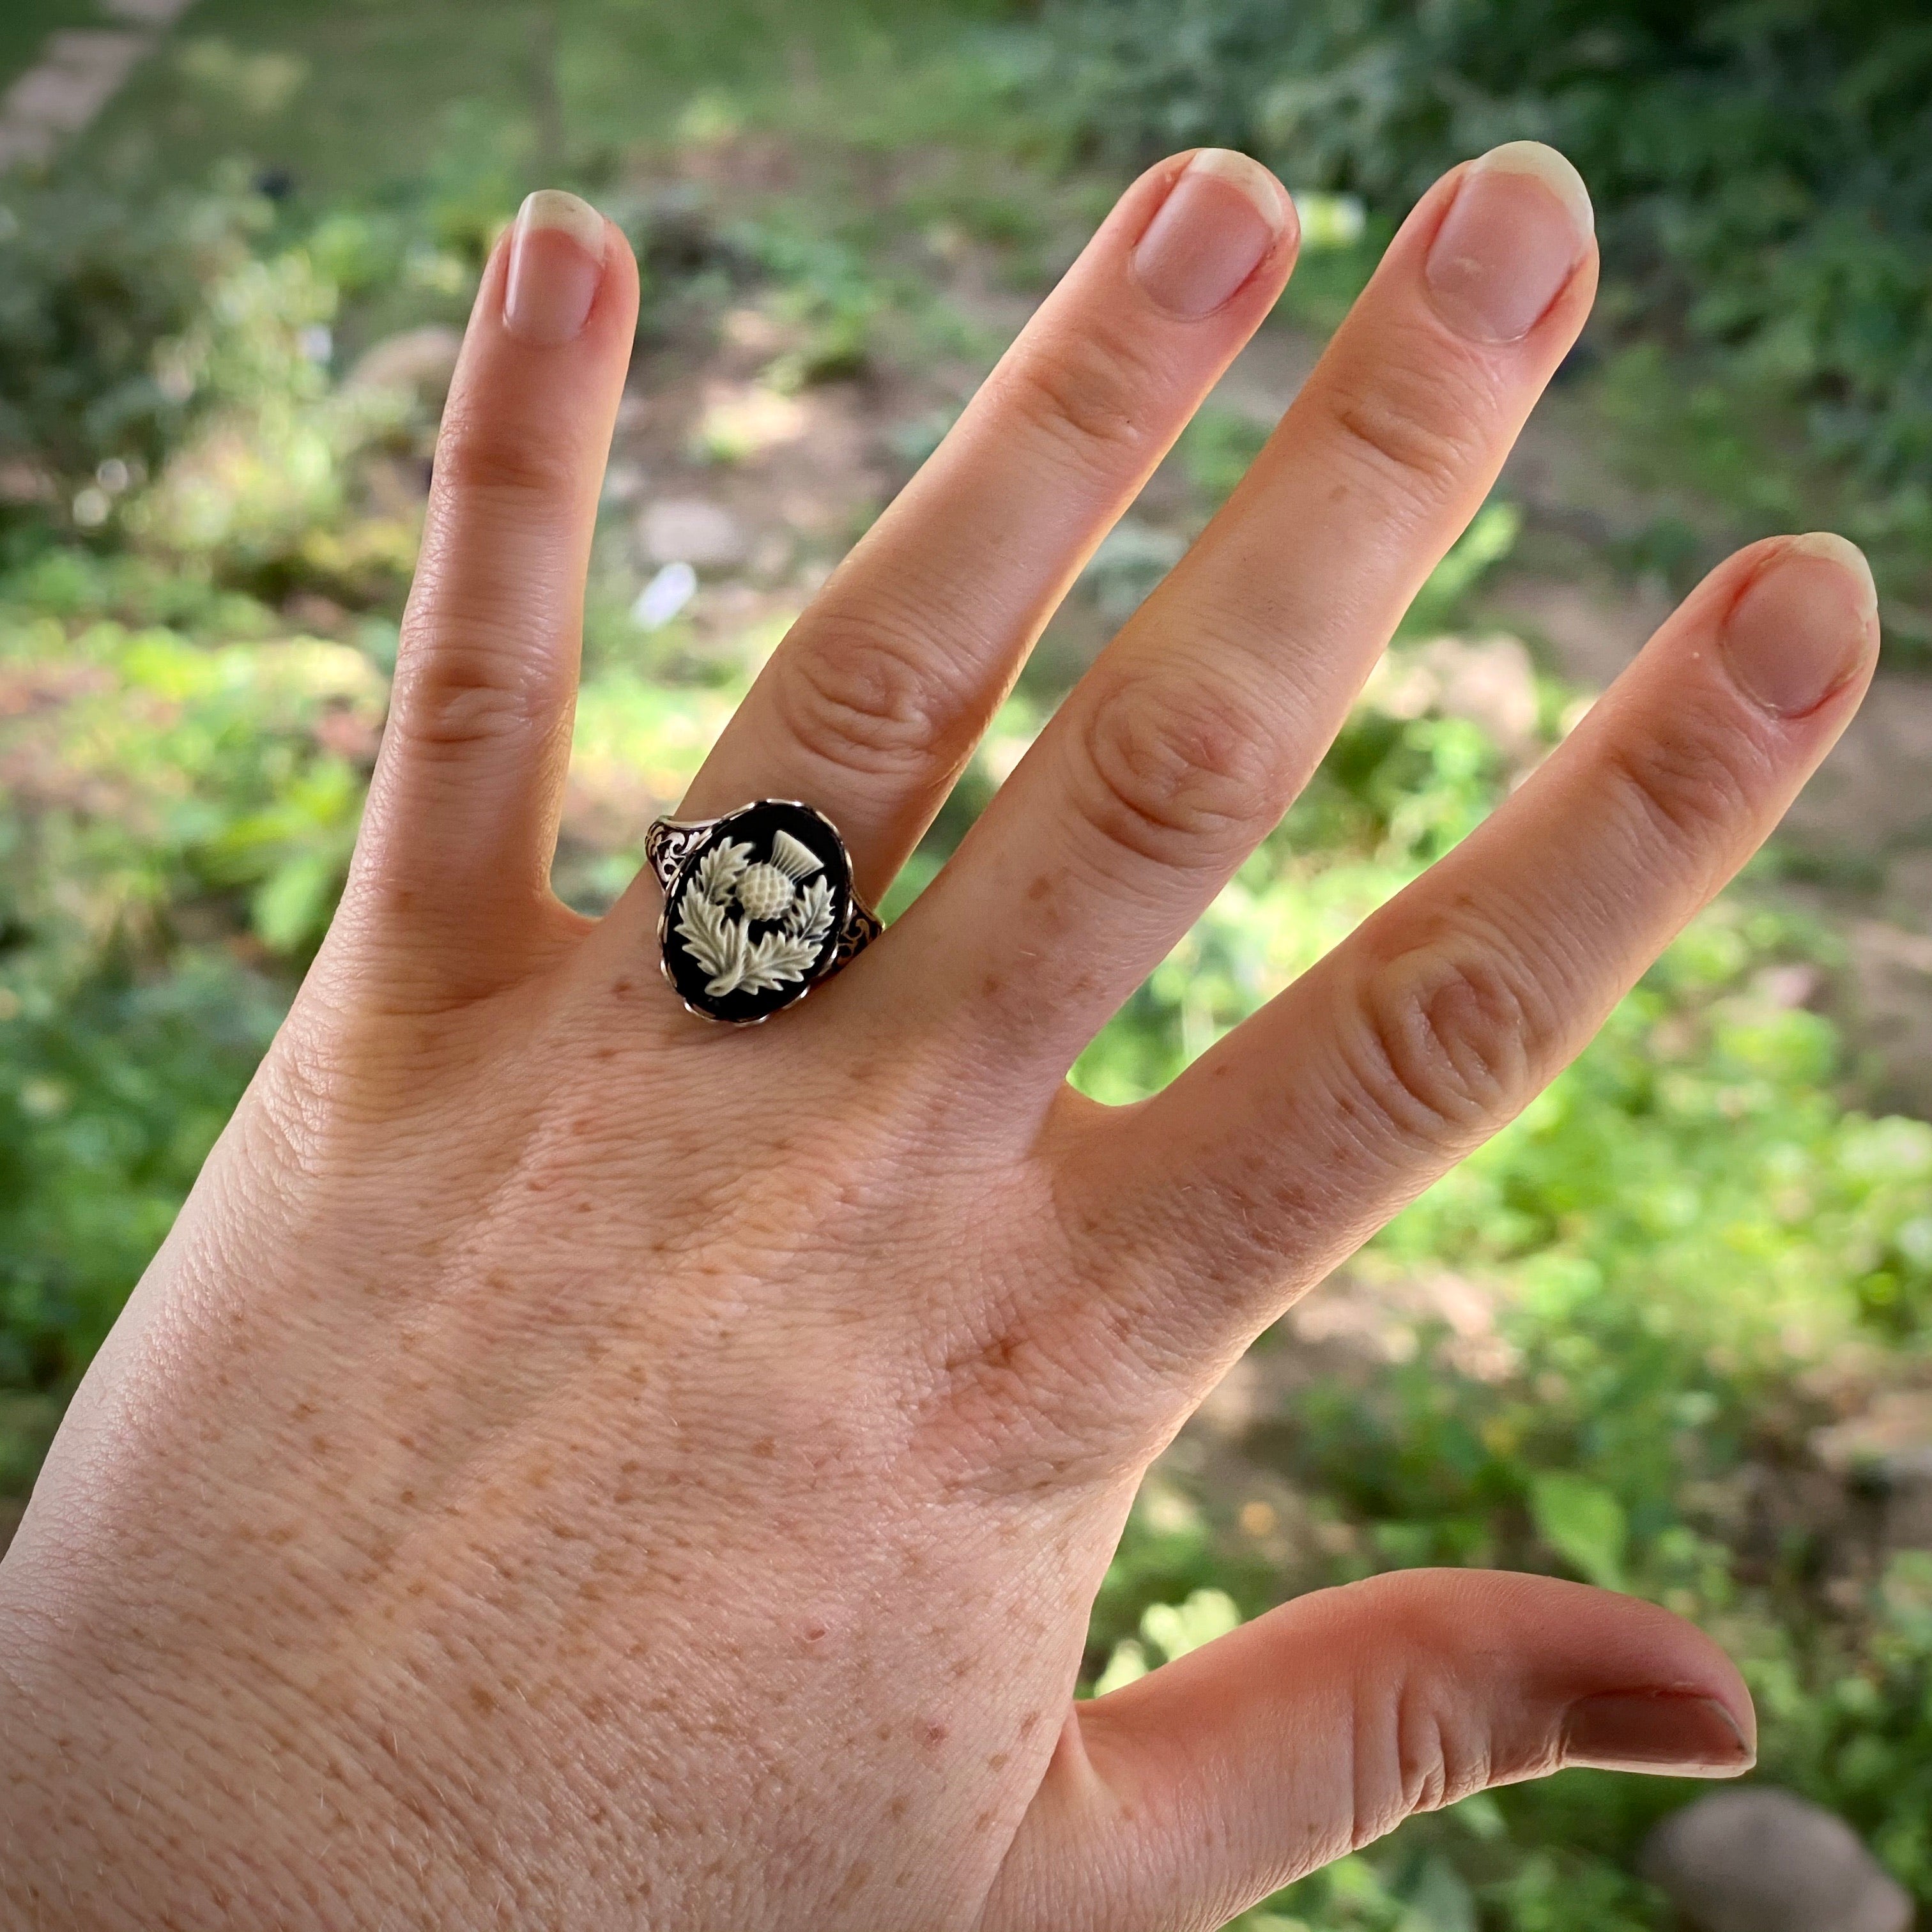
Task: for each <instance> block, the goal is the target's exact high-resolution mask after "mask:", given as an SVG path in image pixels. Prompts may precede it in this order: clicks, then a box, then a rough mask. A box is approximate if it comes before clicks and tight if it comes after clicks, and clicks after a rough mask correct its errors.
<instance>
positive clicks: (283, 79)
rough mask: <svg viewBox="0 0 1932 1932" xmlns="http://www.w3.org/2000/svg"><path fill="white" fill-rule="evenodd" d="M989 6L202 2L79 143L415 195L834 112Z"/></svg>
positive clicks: (873, 91)
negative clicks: (236, 161)
mask: <svg viewBox="0 0 1932 1932" xmlns="http://www.w3.org/2000/svg"><path fill="white" fill-rule="evenodd" d="M1000 11H1001V7H998V5H995V4H993V0H897V3H896V4H894V0H808V4H793V0H709V4H707V5H703V6H701V7H679V6H674V5H669V4H666V0H550V4H547V5H541V4H540V5H532V4H531V0H412V4H410V5H408V6H407V7H403V6H398V5H392V4H391V0H335V4H334V5H329V6H326V7H311V6H308V5H292V4H288V0H201V4H200V5H199V6H197V7H196V8H195V9H194V10H193V12H192V13H190V14H189V15H188V16H187V17H186V18H185V19H184V20H183V22H182V23H181V26H180V27H179V28H178V29H177V30H176V32H175V37H174V45H173V46H172V48H171V49H169V53H168V54H167V55H166V56H164V57H163V58H162V59H161V60H159V61H157V62H154V63H153V64H152V65H151V66H150V67H149V68H148V69H147V70H145V71H144V72H143V73H142V74H140V75H139V76H137V77H136V79H135V80H134V81H133V83H131V84H130V86H129V87H128V89H127V90H126V92H124V94H123V95H121V98H120V99H119V100H118V101H117V102H116V103H115V105H114V106H113V108H111V109H110V110H109V112H108V113H107V115H105V116H104V118H103V121H102V123H101V126H100V127H99V128H98V130H96V133H95V135H94V136H92V142H91V145H92V147H93V148H94V149H95V151H97V152H101V153H106V154H115V153H118V154H121V155H123V156H125V155H127V154H130V153H136V152H138V153H139V154H140V155H141V157H142V160H143V162H144V163H145V165H148V166H151V167H152V168H154V169H155V170H157V172H158V173H159V174H160V176H161V177H162V178H173V179H182V180H195V179H199V178H202V177H203V176H205V174H206V173H207V172H208V170H209V169H211V167H213V166H214V165H216V164H217V163H219V162H221V161H223V160H228V159H229V158H230V157H233V156H235V155H236V154H247V155H248V156H249V157H251V158H252V159H253V160H254V161H255V163H257V165H258V166H260V167H262V168H263V169H275V170H278V171H282V172H285V173H286V174H287V175H288V176H289V177H290V179H291V181H292V184H293V189H294V191H295V193H296V196H298V197H299V199H300V200H302V202H309V203H312V204H314V205H332V204H337V203H340V202H343V201H344V200H350V201H356V202H362V203H365V204H367V203H370V202H378V203H380V202H383V200H385V199H391V198H398V197H402V196H410V195H413V194H415V193H419V191H420V188H421V185H422V183H424V182H425V181H434V178H436V177H437V175H438V174H439V173H442V172H449V170H450V169H452V166H455V167H457V168H463V167H465V166H469V167H472V168H473V166H474V165H475V161H476V159H477V157H478V151H479V150H481V151H485V152H486V153H487V158H488V160H490V163H492V164H493V165H495V166H499V167H501V168H502V169H504V170H505V172H508V173H509V174H511V175H514V176H515V177H516V178H517V181H519V182H520V183H521V184H535V183H536V182H537V181H539V180H540V179H551V178H559V179H574V180H579V181H583V180H589V181H596V180H598V178H601V177H602V176H604V175H607V174H609V173H610V172H612V171H613V169H615V167H616V165H617V164H618V163H619V162H621V161H622V160H624V159H625V157H628V156H630V155H631V154H634V153H635V152H637V151H639V150H646V151H648V150H650V149H652V148H657V147H660V146H667V145H672V144H673V143H674V142H676V141H678V140H679V139H681V138H686V137H689V136H693V135H697V136H704V135H706V134H709V133H717V132H719V131H725V130H729V129H730V128H731V127H734V126H736V125H739V124H742V123H743V122H744V121H769V120H770V119H771V118H773V117H775V116H776V117H782V118H785V119H787V120H788V121H793V122H795V121H796V120H797V119H798V118H799V117H800V116H805V117H811V116H812V115H814V114H819V113H823V115H825V116H826V119H827V120H828V121H838V123H839V124H841V125H846V124H849V122H848V120H847V113H846V110H847V109H848V108H851V107H857V106H859V104H862V103H868V104H870V111H871V112H873V113H876V111H877V104H878V102H879V101H880V98H881V97H882V95H883V96H885V97H887V98H889V97H891V96H892V95H893V94H894V92H895V87H894V85H893V82H894V81H895V80H896V79H897V77H899V76H900V75H901V72H902V70H903V69H904V68H905V67H906V66H907V65H908V64H916V62H917V61H918V59H919V57H920V55H921V54H922V52H925V51H926V50H929V49H930V50H937V49H939V48H941V47H942V46H946V45H948V44H950V43H953V42H954V41H956V40H957V38H958V37H959V34H960V32H961V31H962V26H966V27H970V26H971V25H973V24H974V23H975V22H976V21H977V20H980V19H983V18H992V17H995V16H996V15H997V14H998V13H999V12H1000Z"/></svg>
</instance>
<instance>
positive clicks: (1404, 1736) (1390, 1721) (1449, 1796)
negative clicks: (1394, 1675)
mask: <svg viewBox="0 0 1932 1932" xmlns="http://www.w3.org/2000/svg"><path fill="white" fill-rule="evenodd" d="M1355 1727H1356V1739H1355V1763H1356V1765H1357V1766H1358V1784H1357V1788H1356V1790H1355V1806H1354V1809H1355V1826H1354V1831H1353V1833H1352V1849H1355V1850H1358V1851H1359V1850H1361V1848H1362V1847H1363V1846H1364V1845H1367V1844H1370V1843H1373V1841H1375V1840H1376V1839H1377V1838H1382V1837H1384V1836H1385V1835H1387V1834H1388V1832H1391V1831H1393V1830H1394V1829H1395V1827H1396V1826H1397V1825H1399V1824H1400V1823H1402V1821H1403V1820H1404V1819H1405V1818H1409V1817H1413V1816H1414V1815H1415V1814H1416V1813H1418V1812H1421V1811H1440V1810H1441V1809H1442V1808H1443V1807H1444V1806H1445V1805H1454V1804H1455V1803H1457V1802H1458V1801H1459V1800H1460V1799H1464V1798H1466V1797H1468V1796H1469V1794H1470V1793H1472V1791H1480V1790H1483V1789H1484V1787H1486V1786H1487V1785H1488V1784H1490V1783H1491V1781H1492V1780H1493V1769H1494V1767H1493V1754H1492V1750H1491V1745H1490V1736H1489V1730H1488V1727H1487V1724H1486V1723H1485V1722H1484V1720H1483V1719H1482V1718H1481V1715H1478V1714H1477V1713H1475V1712H1471V1711H1469V1709H1466V1707H1464V1706H1463V1703H1462V1700H1460V1698H1459V1697H1458V1696H1457V1691H1456V1690H1455V1689H1454V1688H1453V1687H1451V1686H1450V1685H1445V1683H1443V1682H1442V1681H1441V1680H1440V1679H1439V1678H1437V1677H1436V1676H1435V1675H1434V1674H1433V1673H1430V1672H1428V1671H1426V1670H1421V1671H1417V1670H1412V1671H1409V1672H1407V1673H1404V1674H1403V1676H1401V1677H1400V1679H1397V1681H1396V1682H1394V1683H1392V1684H1391V1685H1388V1687H1387V1688H1386V1689H1385V1690H1383V1691H1382V1693H1381V1694H1379V1695H1371V1696H1370V1697H1368V1698H1367V1699H1365V1700H1364V1701H1363V1703H1361V1704H1360V1705H1358V1708H1357V1712H1356V1718H1355ZM1364 1773H1365V1774H1366V1775H1364Z"/></svg>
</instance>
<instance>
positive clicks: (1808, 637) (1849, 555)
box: [1724, 530, 1878, 718]
mask: <svg viewBox="0 0 1932 1932" xmlns="http://www.w3.org/2000/svg"><path fill="white" fill-rule="evenodd" d="M1877 616H1878V587H1877V586H1876V584H1874V583H1873V582H1872V574H1871V565H1870V564H1868V563H1867V562H1866V561H1865V558H1864V551H1862V550H1860V549H1859V548H1858V546H1857V544H1852V543H1847V542H1846V541H1845V539H1844V538H1843V537H1841V536H1838V535H1835V534H1834V533H1833V532H1831V531H1829V530H1814V531H1813V532H1811V535H1808V536H1802V537H1793V538H1792V539H1791V541H1790V542H1789V543H1787V544H1786V545H1785V546H1784V548H1783V549H1782V550H1780V551H1779V552H1778V553H1777V555H1776V556H1774V557H1773V558H1772V560H1771V562H1769V564H1767V565H1766V566H1765V568H1763V569H1762V570H1761V571H1759V572H1758V574H1757V576H1756V577H1754V578H1753V579H1752V580H1751V583H1750V585H1749V586H1748V588H1747V589H1746V590H1745V594H1744V595H1742V597H1740V598H1739V599H1738V601H1737V602H1736V604H1733V606H1732V608H1731V614H1730V616H1729V617H1728V618H1727V619H1725V622H1724V655H1725V656H1726V658H1728V659H1729V661H1730V667H1731V674H1732V675H1733V676H1734V677H1735V678H1736V679H1737V681H1738V682H1739V683H1740V684H1741V685H1743V686H1744V688H1745V690H1746V691H1748V692H1749V693H1750V694H1751V696H1752V697H1754V698H1756V699H1757V701H1758V703H1760V704H1761V705H1763V706H1764V708H1765V709H1766V710H1767V711H1771V712H1776V713H1777V714H1778V716H1780V717H1781V718H1801V717H1802V716H1803V715H1805V712H1808V711H1814V710H1816V709H1817V707H1818V706H1820V704H1822V703H1823V702H1824V701H1825V700H1826V698H1828V697H1830V696H1831V694H1832V692H1833V691H1836V690H1837V689H1838V687H1839V686H1840V685H1841V684H1843V683H1844V682H1845V681H1846V679H1848V678H1851V677H1853V676H1856V675H1857V673H1858V671H1859V670H1860V669H1861V668H1862V667H1863V666H1864V663H1865V661H1866V660H1867V658H1869V657H1870V655H1871V653H1872V652H1873V650H1875V649H1876V648H1877V637H1876V631H1877V625H1876V618H1877Z"/></svg>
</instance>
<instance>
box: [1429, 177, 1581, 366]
mask: <svg viewBox="0 0 1932 1932" xmlns="http://www.w3.org/2000/svg"><path fill="white" fill-rule="evenodd" d="M1595 233H1596V220H1595V216H1594V215H1593V214H1592V212H1591V208H1590V190H1589V189H1588V188H1586V187H1585V186H1584V185H1583V176H1582V175H1580V174H1579V173H1578V172H1577V170H1576V169H1574V167H1572V166H1571V165H1570V163H1569V162H1568V160H1565V158H1564V157H1563V156H1562V155H1561V154H1559V153H1558V152H1557V151H1556V149H1555V148H1547V147H1545V146H1544V145H1543V143H1542V142H1541V141H1510V142H1505V145H1503V146H1502V147H1500V148H1491V149H1490V151H1489V152H1488V153H1487V154H1485V155H1484V156H1483V157H1482V158H1481V160H1478V161H1477V162H1476V163H1475V164H1474V165H1473V166H1472V167H1471V168H1470V169H1469V172H1467V173H1466V175H1463V180H1462V184H1461V185H1460V187H1458V188H1457V190H1456V199H1454V201H1453V202H1451V203H1450V204H1449V212H1448V214H1446V215H1445V216H1444V217H1443V218H1442V226H1441V227H1440V228H1439V229H1437V230H1436V239H1435V240H1434V241H1433V242H1432V243H1431V244H1430V249H1429V260H1428V261H1427V263H1425V264H1424V267H1423V279H1424V281H1425V282H1426V283H1427V284H1428V287H1429V293H1430V299H1431V300H1432V301H1433V302H1434V303H1435V305H1436V313H1437V314H1439V315H1440V316H1441V317H1442V320H1444V321H1445V322H1446V323H1448V325H1449V326H1450V327H1451V329H1454V330H1455V332H1457V335H1462V336H1466V337H1468V338H1469V340H1470V341H1474V342H1519V341H1521V340H1522V339H1523V337H1525V336H1526V335H1528V334H1529V332H1530V331H1531V330H1532V329H1534V328H1535V326H1536V324H1537V323H1538V320H1541V317H1542V315H1543V314H1544V311H1545V310H1546V309H1547V308H1549V306H1550V304H1551V303H1552V302H1554V301H1555V300H1556V298H1557V297H1558V296H1559V295H1561V294H1562V293H1563V290H1564V287H1565V284H1567V283H1568V281H1569V280H1570V278H1571V276H1572V275H1574V274H1575V273H1576V272H1577V265H1578V264H1579V263H1580V262H1581V261H1582V260H1583V257H1584V256H1585V255H1586V254H1587V253H1588V252H1589V246H1590V238H1591V237H1592V235H1594V234H1595Z"/></svg>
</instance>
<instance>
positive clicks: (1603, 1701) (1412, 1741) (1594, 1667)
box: [983, 1570, 1757, 1932]
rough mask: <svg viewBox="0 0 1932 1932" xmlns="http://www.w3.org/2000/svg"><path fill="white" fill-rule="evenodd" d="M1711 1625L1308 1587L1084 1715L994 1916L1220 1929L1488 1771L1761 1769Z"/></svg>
mask: <svg viewBox="0 0 1932 1932" xmlns="http://www.w3.org/2000/svg"><path fill="white" fill-rule="evenodd" d="M1756 1751H1757V1723H1756V1720H1755V1718H1754V1715H1753V1714H1752V1711H1751V1697H1750V1694H1749V1693H1748V1691H1746V1690H1745V1686H1744V1682H1743V1680H1742V1679H1741V1678H1740V1677H1739V1675H1738V1673H1737V1671H1736V1669H1735V1668H1734V1667H1733V1665H1732V1664H1731V1663H1730V1660H1729V1659H1728V1658H1726V1657H1725V1655H1724V1653H1723V1652H1721V1651H1720V1650H1719V1649H1718V1648H1717V1646H1715V1644H1714V1643H1712V1642H1711V1640H1709V1638H1708V1637H1705V1636H1704V1635H1703V1634H1702V1633H1701V1632H1700V1631H1697V1630H1696V1629H1695V1628H1693V1627H1692V1626H1691V1625H1689V1624H1687V1623H1685V1622H1683V1621H1682V1619H1680V1618H1678V1617H1674V1616H1671V1615H1670V1613H1669V1612H1668V1611H1666V1610H1659V1609H1658V1607H1656V1605H1655V1604H1647V1603H1644V1602H1643V1601H1640V1600H1639V1599H1637V1598H1633V1597H1621V1596H1616V1595H1613V1594H1612V1593H1611V1592H1609V1591H1606V1590H1592V1589H1586V1588H1585V1587H1584V1586H1583V1585H1581V1584H1579V1583H1561V1582H1559V1581H1557V1580H1556V1579H1554V1578H1552V1577H1520V1576H1512V1575H1507V1574H1499V1573H1496V1572H1494V1571H1476V1570H1417V1571H1403V1572H1400V1573H1397V1574H1391V1575H1389V1576H1385V1577H1374V1578H1372V1579H1371V1580H1369V1581H1368V1582H1367V1583H1355V1584H1351V1585H1349V1586H1347V1587H1346V1588H1345V1589H1337V1590H1324V1591H1321V1592H1317V1593H1316V1595H1312V1596H1309V1597H1304V1598H1301V1599H1299V1600H1298V1601H1296V1602H1295V1603H1292V1604H1284V1605H1283V1607H1281V1608H1280V1610H1274V1611H1271V1612H1270V1613H1269V1614H1268V1616H1265V1617H1259V1618H1257V1619H1256V1621H1255V1622H1253V1623H1251V1624H1249V1625H1246V1626H1244V1628H1242V1629H1241V1630H1238V1631H1235V1633H1234V1634H1232V1636H1229V1637H1223V1638H1221V1639H1220V1640H1218V1641H1217V1642H1216V1643H1211V1644H1209V1645H1208V1646H1206V1647H1205V1649H1201V1650H1198V1651H1196V1652H1193V1653H1192V1654H1191V1655H1188V1656H1186V1657H1184V1658H1181V1659H1179V1660H1178V1661H1177V1662H1175V1663H1173V1664H1169V1665H1167V1666H1166V1667H1165V1668H1164V1669H1162V1670H1157V1671H1155V1672H1154V1673H1152V1675H1151V1676H1147V1677H1144V1678H1142V1679H1140V1681H1139V1682H1137V1683H1134V1684H1130V1685H1127V1687H1126V1688H1124V1689H1123V1690H1120V1691H1115V1692H1113V1693H1112V1694H1111V1695H1110V1696H1108V1697H1102V1698H1100V1699H1097V1700H1095V1701H1094V1702H1093V1703H1087V1704H1081V1705H1078V1706H1076V1707H1075V1708H1074V1710H1073V1713H1072V1715H1070V1717H1069V1718H1068V1720H1067V1726H1066V1729H1065V1730H1064V1733H1062V1735H1061V1740H1060V1744H1059V1748H1058V1750H1057V1751H1056V1752H1055V1756H1054V1759H1053V1761H1052V1765H1051V1766H1049V1770H1048V1772H1047V1775H1046V1780H1045V1781H1044V1782H1043V1784H1042V1785H1041V1787H1040V1792H1039V1793H1038V1795H1037V1796H1036V1798H1035V1799H1034V1803H1033V1805H1032V1807H1031V1809H1030V1810H1029V1811H1028V1814H1027V1816H1026V1818H1025V1821H1024V1822H1023V1823H1022V1826H1021V1828H1020V1830H1019V1833H1018V1834H1017V1835H1016V1838H1015V1839H1014V1841H1013V1846H1012V1849H1011V1850H1010V1852H1009V1854H1008V1856H1007V1861H1006V1864H1004V1867H1002V1869H1001V1875H1000V1879H999V1881H998V1886H997V1887H996V1888H995V1894H994V1897H993V1898H992V1901H991V1903H990V1904H989V1908H988V1910H987V1913H986V1918H985V1920H984V1921H983V1924H985V1926H986V1927H987V1928H988V1932H1044V1928H1047V1927H1052V1928H1053V1932H1141V1928H1143V1927H1147V1926H1149V1925H1160V1926H1162V1927H1173V1928H1175V1932H1180V1928H1182V1927H1211V1926H1217V1925H1220V1924H1223V1923H1225V1922H1226V1921H1227V1920H1228V1919H1229V1918H1232V1917H1233V1916H1234V1915H1235V1914H1236V1913H1237V1912H1241V1911H1243V1910H1244V1909H1246V1908H1247V1906H1250V1905H1252V1904H1253V1903H1254V1902H1255V1900H1257V1899H1259V1898H1265V1897H1267V1896H1268V1894H1269V1893H1271V1892H1272V1891H1277V1890H1278V1889H1279V1888H1280V1887H1281V1886H1283V1885H1286V1884H1288V1883H1289V1882H1291V1881H1292V1880H1293V1879H1297V1878H1300V1877H1301V1876H1304V1874H1305V1873H1309V1872H1311V1871H1313V1870H1316V1869H1317V1868H1318V1867H1320V1866H1322V1865H1324V1864H1327V1863H1328V1861H1330V1860H1331V1859H1333V1858H1340V1856H1342V1855H1343V1853H1344V1852H1350V1851H1353V1850H1355V1849H1357V1848H1358V1846H1362V1845H1364V1844H1367V1843H1368V1842H1369V1841H1370V1840H1371V1839H1373V1838H1380V1837H1381V1836H1382V1834H1383V1833H1384V1832H1389V1831H1392V1830H1393V1829H1394V1828H1395V1826H1397V1825H1399V1824H1400V1823H1401V1822H1402V1820H1403V1819H1405V1818H1406V1817H1408V1816H1409V1814H1411V1813H1412V1812H1415V1811H1433V1810H1434V1809H1436V1808H1437V1807H1438V1806H1439V1805H1452V1804H1454V1802H1456V1801H1457V1799H1460V1798H1464V1797H1466V1796H1469V1793H1471V1792H1472V1791H1480V1790H1483V1789H1484V1787H1487V1786H1491V1785H1498V1784H1516V1783H1519V1782H1520V1781H1522V1780H1523V1779H1525V1778H1541V1777H1543V1776H1544V1775H1547V1773H1549V1772H1553V1771H1559V1770H1561V1769H1563V1768H1564V1767H1565V1766H1568V1765H1595V1766H1600V1767H1603V1768H1605V1769H1613V1770H1623V1771H1648V1772H1661V1773H1668V1774H1670V1775H1673V1776H1676V1777H1692V1778H1728V1777H1733V1776H1735V1775H1736V1774H1738V1773H1739V1772H1744V1771H1748V1770H1749V1769H1750V1768H1751V1765H1752V1763H1753V1762H1754V1759H1755V1756H1756Z"/></svg>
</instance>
